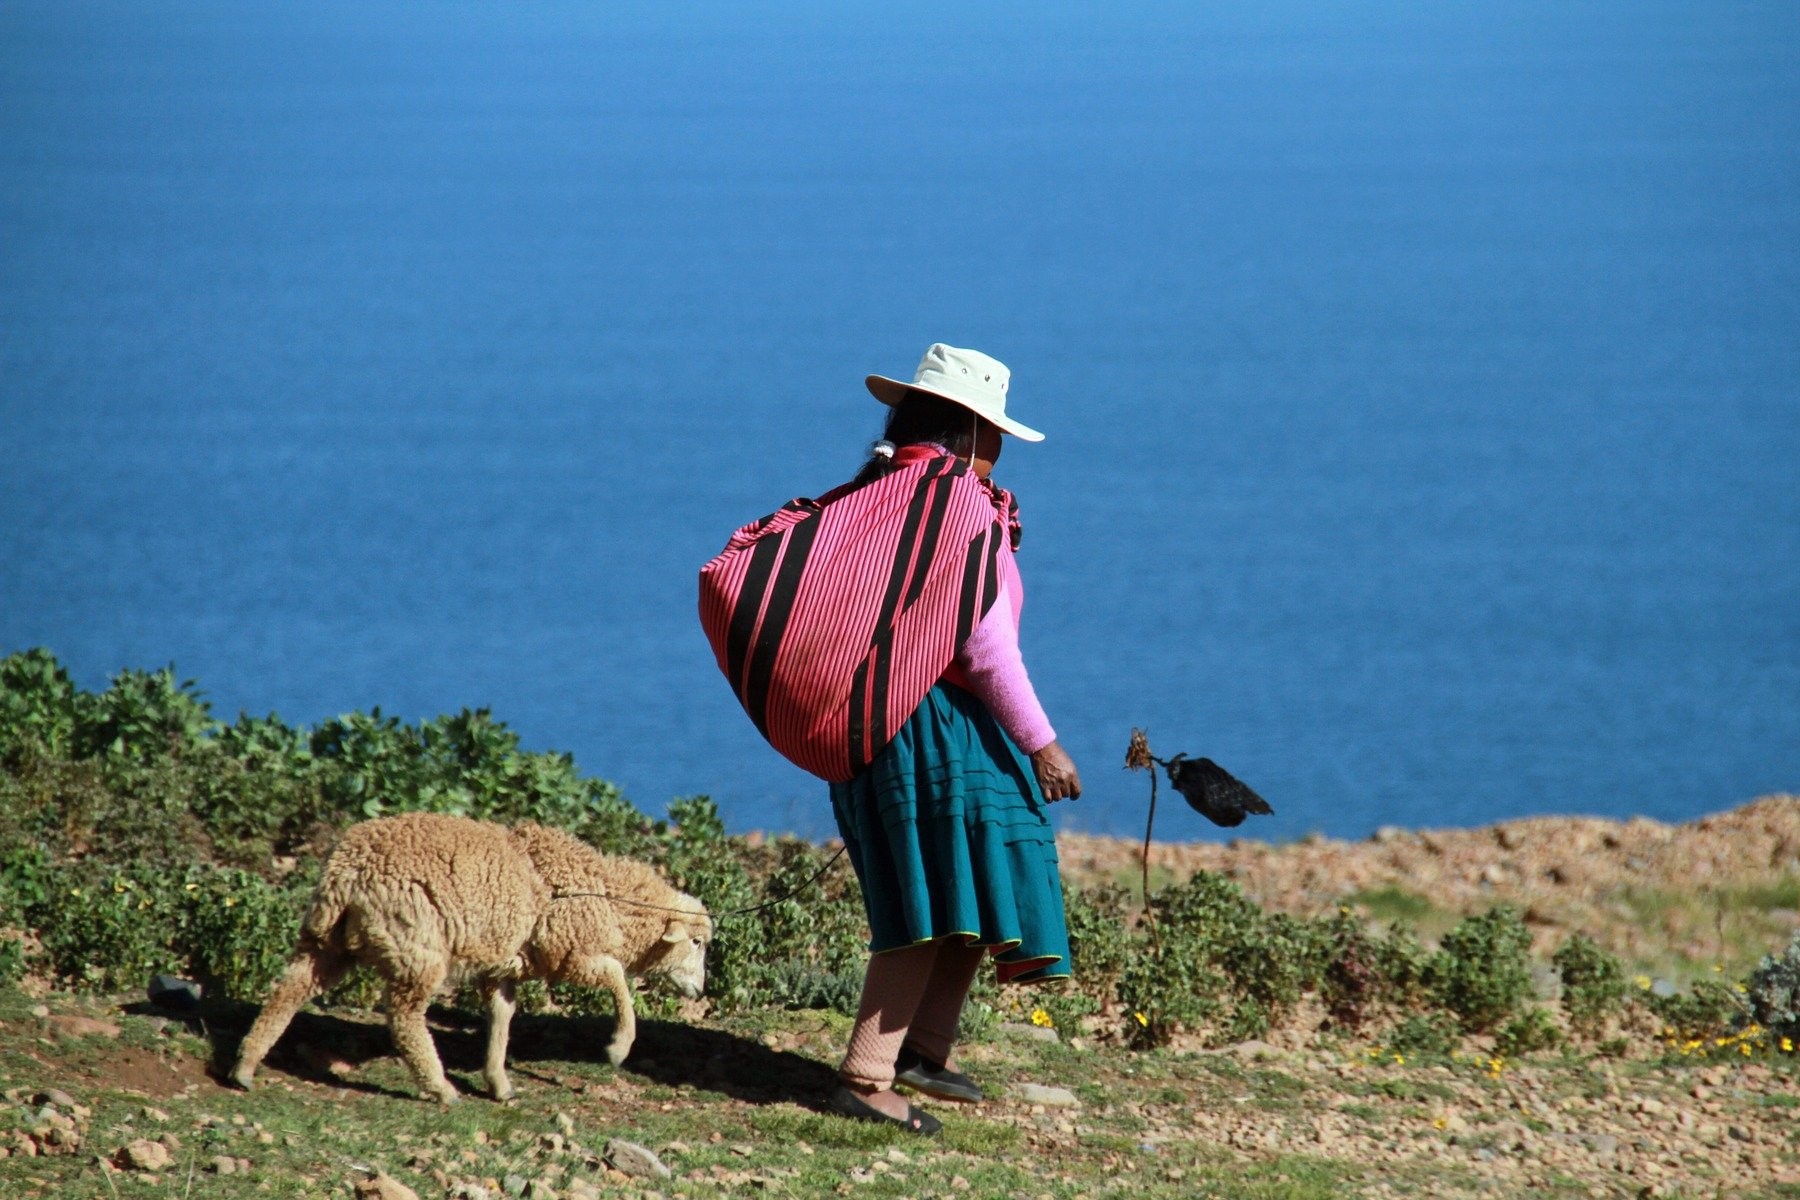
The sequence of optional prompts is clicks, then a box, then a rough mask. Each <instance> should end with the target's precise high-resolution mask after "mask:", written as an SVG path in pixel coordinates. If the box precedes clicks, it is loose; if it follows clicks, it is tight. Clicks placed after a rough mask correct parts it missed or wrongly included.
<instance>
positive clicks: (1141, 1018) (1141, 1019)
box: [1131, 1012, 1150, 1029]
mask: <svg viewBox="0 0 1800 1200" xmlns="http://www.w3.org/2000/svg"><path fill="white" fill-rule="evenodd" d="M1131 1015H1132V1016H1134V1017H1136V1018H1137V1023H1138V1024H1139V1025H1142V1026H1144V1028H1146V1029H1148V1028H1149V1027H1150V1018H1149V1017H1146V1016H1145V1015H1144V1014H1143V1013H1141V1012H1134V1013H1132V1014H1131Z"/></svg>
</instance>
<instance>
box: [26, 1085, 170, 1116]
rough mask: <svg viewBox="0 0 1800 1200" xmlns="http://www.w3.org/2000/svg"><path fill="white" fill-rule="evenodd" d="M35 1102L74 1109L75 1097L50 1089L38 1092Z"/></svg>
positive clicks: (59, 1089) (60, 1090) (59, 1090)
mask: <svg viewBox="0 0 1800 1200" xmlns="http://www.w3.org/2000/svg"><path fill="white" fill-rule="evenodd" d="M37 1102H38V1103H39V1104H54V1105H56V1107H58V1108H74V1107H75V1097H73V1096H71V1095H69V1093H67V1092H65V1091H63V1090H62V1089H61V1088H50V1089H49V1090H47V1091H42V1092H39V1093H38V1094H37ZM168 1119H169V1118H167V1117H164V1118H163V1120H165V1121H166V1120H168Z"/></svg>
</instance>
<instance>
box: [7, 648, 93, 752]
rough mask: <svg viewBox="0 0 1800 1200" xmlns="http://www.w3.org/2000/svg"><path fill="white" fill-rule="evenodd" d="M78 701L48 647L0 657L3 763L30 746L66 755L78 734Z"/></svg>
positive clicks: (67, 678)
mask: <svg viewBox="0 0 1800 1200" xmlns="http://www.w3.org/2000/svg"><path fill="white" fill-rule="evenodd" d="M75 701H76V690H75V685H74V683H73V682H71V681H70V679H69V673H68V672H67V671H66V670H64V669H63V666H62V664H61V663H59V662H57V661H56V656H55V655H54V654H51V653H50V652H49V651H48V650H45V649H42V648H38V649H32V650H22V651H20V652H19V653H17V654H9V655H7V656H6V657H5V658H3V659H0V763H4V762H9V761H12V760H13V759H14V758H16V757H17V756H18V755H19V754H21V753H23V752H24V751H25V750H26V749H28V748H35V749H37V750H38V751H40V752H42V753H44V754H48V755H51V756H53V757H62V756H65V755H67V754H68V753H69V749H70V746H71V744H72V743H73V740H74V736H75Z"/></svg>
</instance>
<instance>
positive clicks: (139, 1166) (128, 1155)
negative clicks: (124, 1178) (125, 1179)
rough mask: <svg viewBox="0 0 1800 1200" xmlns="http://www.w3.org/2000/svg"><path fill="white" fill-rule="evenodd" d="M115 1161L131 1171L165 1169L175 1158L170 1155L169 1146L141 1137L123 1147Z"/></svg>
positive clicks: (116, 1155) (115, 1156) (114, 1157)
mask: <svg viewBox="0 0 1800 1200" xmlns="http://www.w3.org/2000/svg"><path fill="white" fill-rule="evenodd" d="M113 1161H114V1162H116V1163H118V1164H119V1166H121V1167H124V1168H126V1169H127V1170H131V1171H164V1170H167V1169H168V1167H169V1164H170V1163H171V1162H172V1161H174V1160H173V1159H172V1158H170V1156H169V1148H168V1147H167V1146H165V1145H163V1144H162V1143H161V1142H153V1141H151V1140H150V1139H149V1138H139V1139H138V1140H137V1141H135V1142H132V1143H131V1144H129V1145H127V1146H123V1147H121V1148H120V1150H119V1152H118V1153H117V1154H115V1155H114V1156H113Z"/></svg>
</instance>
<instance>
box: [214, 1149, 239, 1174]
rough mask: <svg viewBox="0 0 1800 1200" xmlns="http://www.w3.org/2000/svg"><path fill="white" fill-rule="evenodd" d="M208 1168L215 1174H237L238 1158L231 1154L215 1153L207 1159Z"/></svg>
mask: <svg viewBox="0 0 1800 1200" xmlns="http://www.w3.org/2000/svg"><path fill="white" fill-rule="evenodd" d="M206 1169H207V1170H208V1171H211V1172H212V1173H213V1174H214V1175H236V1174H237V1159H235V1158H233V1157H231V1155H229V1154H215V1155H213V1157H212V1158H211V1159H210V1160H208V1161H207V1164H206Z"/></svg>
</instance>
